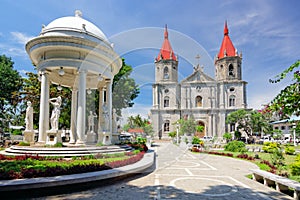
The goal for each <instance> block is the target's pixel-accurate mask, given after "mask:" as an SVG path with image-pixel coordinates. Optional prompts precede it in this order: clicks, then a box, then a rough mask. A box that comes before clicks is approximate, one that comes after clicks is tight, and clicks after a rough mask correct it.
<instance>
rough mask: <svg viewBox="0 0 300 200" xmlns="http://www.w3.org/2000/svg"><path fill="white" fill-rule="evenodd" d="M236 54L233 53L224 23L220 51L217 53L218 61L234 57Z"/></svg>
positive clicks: (233, 49)
mask: <svg viewBox="0 0 300 200" xmlns="http://www.w3.org/2000/svg"><path fill="white" fill-rule="evenodd" d="M235 54H236V52H235V48H234V46H233V44H232V42H231V40H230V37H229V31H228V27H227V21H225V26H224V38H223V41H222V45H221V48H220V51H219V53H218V59H220V58H224V57H227V56H229V57H230V56H235Z"/></svg>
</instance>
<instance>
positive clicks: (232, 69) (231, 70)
mask: <svg viewBox="0 0 300 200" xmlns="http://www.w3.org/2000/svg"><path fill="white" fill-rule="evenodd" d="M228 75H229V76H230V77H234V68H233V65H232V64H230V65H229V67H228Z"/></svg>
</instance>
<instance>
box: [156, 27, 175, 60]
mask: <svg viewBox="0 0 300 200" xmlns="http://www.w3.org/2000/svg"><path fill="white" fill-rule="evenodd" d="M164 38H165V39H164V42H163V45H162V47H161V49H160V52H159V54H158V56H157V58H156V60H157V61H159V60H176V61H177V58H176V56H175V53H174V51H173V49H172V47H171V43H170V41H169V34H168V28H167V25H166V26H165V33H164Z"/></svg>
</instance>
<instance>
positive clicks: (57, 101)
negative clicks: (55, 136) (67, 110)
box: [49, 96, 61, 130]
mask: <svg viewBox="0 0 300 200" xmlns="http://www.w3.org/2000/svg"><path fill="white" fill-rule="evenodd" d="M49 102H50V103H51V104H52V105H53V106H54V108H53V110H52V114H51V118H50V123H51V130H58V119H59V116H60V106H61V97H60V96H59V97H57V98H51V99H49Z"/></svg>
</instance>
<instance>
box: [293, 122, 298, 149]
mask: <svg viewBox="0 0 300 200" xmlns="http://www.w3.org/2000/svg"><path fill="white" fill-rule="evenodd" d="M293 136H294V146H297V144H296V123H295V122H293Z"/></svg>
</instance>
